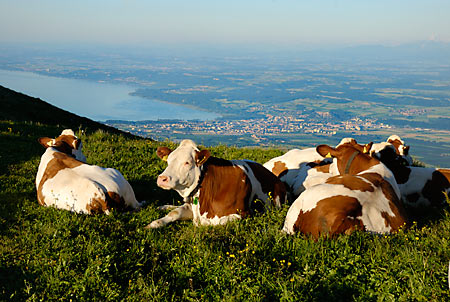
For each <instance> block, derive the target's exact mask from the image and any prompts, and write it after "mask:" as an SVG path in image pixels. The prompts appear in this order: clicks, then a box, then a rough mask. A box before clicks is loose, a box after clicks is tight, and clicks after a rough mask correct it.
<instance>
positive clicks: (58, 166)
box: [37, 152, 83, 205]
mask: <svg viewBox="0 0 450 302" xmlns="http://www.w3.org/2000/svg"><path fill="white" fill-rule="evenodd" d="M81 165H83V163H82V162H81V161H78V160H76V159H75V158H73V157H71V156H69V155H67V154H65V153H58V152H55V153H54V154H53V159H52V160H50V161H49V162H48V164H47V167H45V171H44V174H43V175H42V178H41V181H40V183H39V186H38V189H37V198H38V202H39V204H40V205H45V198H44V195H43V194H42V186H43V185H44V183H45V182H46V181H47V180H48V179H51V178H53V177H55V175H56V174H57V173H58V172H59V171H61V170H63V169H66V168H69V169H73V168H75V167H78V166H81Z"/></svg>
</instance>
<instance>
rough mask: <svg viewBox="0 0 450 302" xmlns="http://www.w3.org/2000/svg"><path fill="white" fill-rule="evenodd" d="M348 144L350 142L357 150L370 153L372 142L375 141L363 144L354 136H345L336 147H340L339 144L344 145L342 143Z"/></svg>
mask: <svg viewBox="0 0 450 302" xmlns="http://www.w3.org/2000/svg"><path fill="white" fill-rule="evenodd" d="M346 144H348V145H350V146H353V147H354V148H356V149H357V150H359V151H361V152H362V153H365V154H368V153H369V152H370V149H371V148H372V144H373V143H368V144H365V145H361V144H358V143H357V142H356V140H355V139H354V138H351V137H344V138H343V139H342V140H341V141H340V143H339V144H338V145H337V146H336V148H337V147H339V146H342V145H346Z"/></svg>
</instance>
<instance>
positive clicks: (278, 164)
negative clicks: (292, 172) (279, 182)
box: [272, 161, 288, 176]
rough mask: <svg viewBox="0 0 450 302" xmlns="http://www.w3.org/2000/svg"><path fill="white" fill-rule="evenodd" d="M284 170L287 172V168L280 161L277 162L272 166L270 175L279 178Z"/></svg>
mask: <svg viewBox="0 0 450 302" xmlns="http://www.w3.org/2000/svg"><path fill="white" fill-rule="evenodd" d="M286 170H288V168H287V167H286V164H285V163H284V162H282V161H277V162H275V163H274V164H273V168H272V173H273V174H275V176H280V174H281V173H283V172H284V171H286Z"/></svg>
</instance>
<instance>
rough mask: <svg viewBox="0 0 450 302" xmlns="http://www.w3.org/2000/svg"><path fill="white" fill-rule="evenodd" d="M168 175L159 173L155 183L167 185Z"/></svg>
mask: <svg viewBox="0 0 450 302" xmlns="http://www.w3.org/2000/svg"><path fill="white" fill-rule="evenodd" d="M169 180H170V177H169V176H166V175H159V176H158V180H157V181H156V183H157V184H158V185H159V186H161V185H163V186H164V185H167V184H168V183H169Z"/></svg>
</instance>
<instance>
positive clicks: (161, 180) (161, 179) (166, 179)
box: [158, 175, 169, 182]
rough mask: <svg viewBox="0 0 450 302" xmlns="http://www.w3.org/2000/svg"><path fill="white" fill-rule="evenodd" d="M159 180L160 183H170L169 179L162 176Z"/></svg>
mask: <svg viewBox="0 0 450 302" xmlns="http://www.w3.org/2000/svg"><path fill="white" fill-rule="evenodd" d="M158 180H159V181H160V182H168V181H169V177H168V176H165V175H160V176H158Z"/></svg>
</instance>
